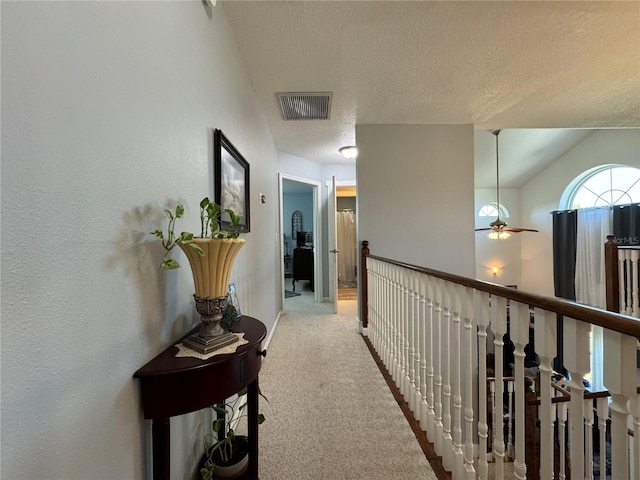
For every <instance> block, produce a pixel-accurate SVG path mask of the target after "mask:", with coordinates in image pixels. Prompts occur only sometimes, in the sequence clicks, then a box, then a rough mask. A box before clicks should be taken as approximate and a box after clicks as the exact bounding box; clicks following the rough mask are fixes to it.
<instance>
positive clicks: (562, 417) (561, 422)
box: [551, 402, 569, 480]
mask: <svg viewBox="0 0 640 480" xmlns="http://www.w3.org/2000/svg"><path fill="white" fill-rule="evenodd" d="M568 405H569V403H568V402H562V403H559V404H558V432H559V434H558V437H559V439H558V443H559V445H560V474H559V475H558V478H559V479H560V480H565V479H566V478H567V468H566V465H567V455H566V451H567V438H566V433H565V432H566V431H567V419H568ZM551 478H553V477H551Z"/></svg>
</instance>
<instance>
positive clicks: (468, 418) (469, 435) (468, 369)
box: [461, 287, 486, 480]
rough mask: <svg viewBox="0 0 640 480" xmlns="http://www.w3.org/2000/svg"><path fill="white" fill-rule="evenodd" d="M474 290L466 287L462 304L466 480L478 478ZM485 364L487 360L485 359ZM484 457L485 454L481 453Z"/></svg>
mask: <svg viewBox="0 0 640 480" xmlns="http://www.w3.org/2000/svg"><path fill="white" fill-rule="evenodd" d="M474 294H475V292H474V290H473V289H472V288H469V287H464V300H463V303H462V315H463V317H464V348H462V349H461V351H462V352H466V358H465V369H464V385H465V390H464V403H465V408H464V420H465V427H466V428H465V444H464V445H465V447H464V477H463V478H464V480H473V479H475V478H476V472H475V469H474V467H473V443H474V437H473V423H474V414H473V382H474V378H473V372H474V370H475V368H474V362H473V350H474V349H473V342H474V340H475V338H474V335H473V312H474ZM482 361H483V362H485V363H486V360H485V359H484V358H483V359H482ZM480 456H481V457H482V456H483V454H482V453H481V454H480Z"/></svg>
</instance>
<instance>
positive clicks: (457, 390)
mask: <svg viewBox="0 0 640 480" xmlns="http://www.w3.org/2000/svg"><path fill="white" fill-rule="evenodd" d="M450 288H451V293H452V296H453V298H452V302H451V305H452V307H453V315H452V316H453V323H452V325H451V328H452V330H453V341H452V342H451V343H450V344H449V345H451V347H452V348H451V352H450V354H451V355H450V357H453V366H452V372H453V375H452V378H453V380H452V382H451V387H452V388H451V390H452V395H453V396H452V398H453V415H452V419H453V429H452V432H453V434H452V437H453V456H452V459H453V469H452V478H453V480H461V479H462V470H463V466H464V454H463V452H462V358H461V357H462V328H461V323H462V319H461V314H462V301H463V295H464V286H462V285H455V284H453V285H452V286H451V287H450Z"/></svg>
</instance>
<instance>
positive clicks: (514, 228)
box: [502, 227, 538, 233]
mask: <svg viewBox="0 0 640 480" xmlns="http://www.w3.org/2000/svg"><path fill="white" fill-rule="evenodd" d="M502 230H504V231H505V232H514V233H520V232H537V231H538V230H534V229H532V228H519V227H504V228H503V229H502Z"/></svg>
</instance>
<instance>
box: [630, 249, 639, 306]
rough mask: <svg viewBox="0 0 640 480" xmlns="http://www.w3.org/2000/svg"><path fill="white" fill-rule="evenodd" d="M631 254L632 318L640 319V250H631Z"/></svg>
mask: <svg viewBox="0 0 640 480" xmlns="http://www.w3.org/2000/svg"><path fill="white" fill-rule="evenodd" d="M630 253H631V255H630V256H631V288H630V289H629V290H630V291H631V299H632V308H631V316H633V317H636V318H638V317H640V295H638V255H639V253H640V252H638V250H635V249H634V250H630Z"/></svg>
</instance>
